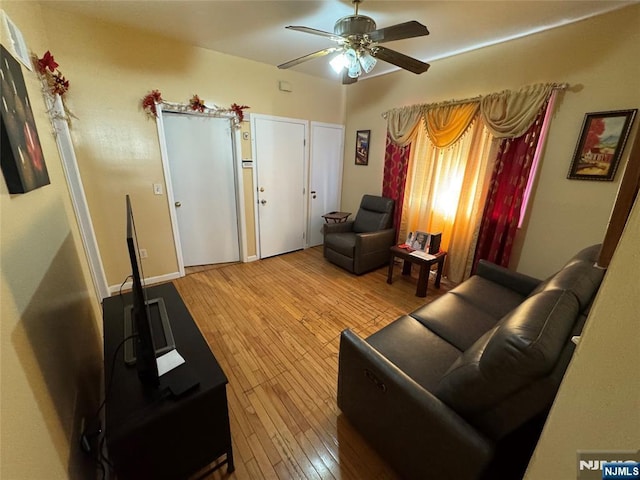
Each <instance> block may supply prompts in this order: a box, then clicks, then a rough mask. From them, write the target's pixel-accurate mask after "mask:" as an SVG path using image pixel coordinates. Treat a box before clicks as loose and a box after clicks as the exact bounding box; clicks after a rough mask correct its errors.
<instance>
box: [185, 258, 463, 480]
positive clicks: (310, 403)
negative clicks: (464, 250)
mask: <svg viewBox="0 0 640 480" xmlns="http://www.w3.org/2000/svg"><path fill="white" fill-rule="evenodd" d="M386 274H387V269H386V267H385V268H381V269H379V270H377V271H374V272H371V273H368V274H365V275H362V276H356V275H352V274H350V273H348V272H346V271H345V270H342V269H341V268H339V267H337V266H335V265H332V264H330V263H328V262H327V261H326V260H324V258H323V257H322V248H321V247H315V248H310V249H307V250H303V251H298V252H293V253H289V254H286V255H281V256H278V257H272V258H268V259H264V260H260V261H257V262H253V263H245V264H231V265H228V266H224V267H222V268H216V269H210V270H206V271H201V272H198V273H194V274H191V275H188V276H186V277H183V278H181V279H179V280H177V281H175V284H176V286H177V288H178V290H179V292H180V294H181V295H182V298H183V299H184V301H185V303H186V305H187V307H188V308H189V310H190V312H191V314H192V316H193V318H194V319H195V321H196V323H197V324H198V326H199V327H200V330H201V331H202V333H203V335H204V337H205V338H206V340H207V342H208V343H209V346H210V347H211V350H212V351H213V353H214V354H215V356H216V358H217V359H218V361H219V362H220V365H221V366H222V368H223V370H224V371H225V373H226V375H227V377H228V379H229V385H228V387H227V395H228V399H229V415H230V422H231V434H232V439H233V448H234V460H235V464H236V471H235V472H234V473H233V474H231V475H229V474H227V473H226V467H223V468H222V469H220V470H218V471H216V472H214V473H212V474H210V475H209V476H208V477H207V478H208V479H222V478H232V479H262V478H265V479H282V480H284V479H287V480H288V479H296V478H300V479H395V478H397V476H396V475H395V473H394V472H393V471H392V470H391V469H390V467H389V466H388V465H386V464H385V463H384V462H383V461H382V460H381V459H380V458H379V457H378V456H377V454H376V453H375V452H374V451H373V450H372V449H371V448H370V447H369V446H368V445H367V444H366V442H365V441H364V440H363V439H362V438H361V437H360V436H359V434H358V433H357V432H356V431H355V430H354V429H353V428H352V427H351V426H350V425H349V423H348V421H347V420H346V418H344V417H343V416H342V415H341V413H340V410H339V409H338V407H337V405H336V386H337V385H336V384H337V372H338V344H339V335H340V332H341V331H342V330H343V329H345V328H351V329H352V330H353V331H355V332H356V333H358V334H359V335H361V336H363V337H366V336H368V335H370V334H371V333H373V332H375V331H377V330H379V329H380V328H382V327H383V326H385V325H387V324H388V323H390V322H392V321H393V320H395V319H396V318H397V317H398V316H400V315H401V314H404V313H408V312H410V311H412V310H414V309H415V308H417V307H418V306H420V305H422V304H424V303H426V302H428V301H431V300H433V299H434V298H436V297H437V296H439V295H440V294H442V293H444V292H445V291H447V290H448V288H450V287H451V286H452V285H451V284H450V283H449V282H447V280H446V279H443V281H442V287H441V288H440V289H439V290H436V289H433V278H431V279H430V282H429V290H428V293H427V298H426V299H425V298H418V297H416V296H415V288H416V283H415V282H416V279H415V278H406V277H402V276H401V274H400V266H399V265H397V266H396V267H395V272H394V283H393V284H392V285H388V284H387V283H386ZM194 478H196V477H194Z"/></svg>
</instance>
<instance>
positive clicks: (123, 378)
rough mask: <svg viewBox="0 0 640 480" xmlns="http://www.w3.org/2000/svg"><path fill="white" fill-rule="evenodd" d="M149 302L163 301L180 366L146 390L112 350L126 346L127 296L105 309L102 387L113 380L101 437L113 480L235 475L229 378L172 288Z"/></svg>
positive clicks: (157, 291) (152, 292)
mask: <svg viewBox="0 0 640 480" xmlns="http://www.w3.org/2000/svg"><path fill="white" fill-rule="evenodd" d="M146 290H147V296H148V298H156V297H161V298H163V299H164V303H165V306H166V310H167V314H168V316H169V318H170V319H171V328H172V331H173V336H174V340H175V345H176V349H177V350H178V352H179V353H180V355H182V357H183V358H184V359H185V363H184V364H183V365H180V366H178V367H177V368H175V369H174V370H171V371H170V372H167V373H166V374H165V375H163V376H161V377H160V385H159V386H158V387H149V386H146V385H143V384H142V383H141V382H140V379H139V378H138V374H137V371H136V369H135V368H130V367H129V366H127V365H126V364H125V361H124V352H123V351H122V349H121V350H120V351H119V352H118V356H117V358H116V360H115V362H113V363H112V360H113V356H114V354H115V352H116V348H117V347H118V345H119V344H120V343H121V342H122V341H123V339H124V326H123V325H124V324H123V322H124V308H123V306H124V305H127V304H129V303H131V294H124V295H122V298H121V297H120V296H115V297H110V298H106V299H105V300H104V302H103V305H102V308H103V322H104V366H105V379H107V380H108V379H109V378H110V377H111V375H112V372H111V366H112V364H113V365H114V371H113V380H112V382H111V391H110V392H109V394H108V397H107V401H106V406H105V417H106V418H105V436H106V441H107V449H108V452H109V457H110V459H111V461H112V462H113V464H114V467H115V471H116V474H117V477H118V480H126V479H140V478H163V479H173V478H175V479H183V478H187V477H189V476H190V475H193V474H194V473H196V472H198V471H199V470H201V469H204V468H205V467H207V466H208V465H211V464H212V463H213V462H215V461H216V460H218V459H220V458H221V457H223V456H224V459H223V460H222V461H219V462H218V463H217V464H216V466H215V467H214V468H213V469H212V470H214V469H218V468H220V467H222V466H224V465H227V471H228V472H233V471H234V464H233V450H232V446H231V431H230V428H229V410H228V405H227V393H226V385H227V383H228V382H227V377H226V376H225V374H224V372H223V371H222V369H221V368H220V365H219V364H218V362H217V361H216V358H215V357H214V356H213V354H212V353H211V350H210V349H209V346H208V345H207V342H206V341H205V339H204V338H203V337H202V334H201V333H200V330H199V329H198V327H197V326H196V324H195V323H194V321H193V319H192V318H191V315H190V314H189V311H188V310H187V308H186V306H185V305H184V303H183V301H182V298H180V295H179V294H178V291H177V290H176V288H175V286H174V285H173V284H172V283H166V284H163V285H158V286H153V287H150V288H148V289H146Z"/></svg>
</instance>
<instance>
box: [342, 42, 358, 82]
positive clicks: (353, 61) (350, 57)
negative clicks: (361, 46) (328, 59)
mask: <svg viewBox="0 0 640 480" xmlns="http://www.w3.org/2000/svg"><path fill="white" fill-rule="evenodd" d="M344 57H345V59H346V63H347V68H348V69H349V76H350V77H351V78H358V77H359V76H360V74H361V73H362V69H361V68H360V62H359V61H358V53H357V52H356V51H355V50H354V49H353V48H347V49H346V50H345V51H344Z"/></svg>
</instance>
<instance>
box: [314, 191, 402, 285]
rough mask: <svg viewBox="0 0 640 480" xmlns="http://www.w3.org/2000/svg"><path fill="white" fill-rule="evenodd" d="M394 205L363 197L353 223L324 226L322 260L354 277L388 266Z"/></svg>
mask: <svg viewBox="0 0 640 480" xmlns="http://www.w3.org/2000/svg"><path fill="white" fill-rule="evenodd" d="M393 207H394V201H393V200H392V199H390V198H386V197H379V196H374V195H364V196H363V197H362V201H361V202H360V208H359V209H358V213H357V214H356V218H355V220H350V221H347V222H343V223H328V224H325V225H324V257H325V258H326V259H327V260H329V261H330V262H332V263H335V264H336V265H339V266H341V267H342V268H345V269H347V270H349V271H350V272H353V273H355V274H357V275H360V274H362V273H365V272H368V271H369V270H373V269H375V268H378V267H381V266H382V265H385V264H387V263H388V262H389V248H390V247H391V246H392V245H393V244H394V242H395V235H396V232H395V229H394V228H393V227H392V224H393Z"/></svg>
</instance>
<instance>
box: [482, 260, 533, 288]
mask: <svg viewBox="0 0 640 480" xmlns="http://www.w3.org/2000/svg"><path fill="white" fill-rule="evenodd" d="M476 274H477V275H480V276H481V277H483V278H486V279H487V280H490V281H492V282H494V283H497V284H499V285H502V286H503V287H506V288H509V289H511V290H513V291H515V292H518V293H520V294H521V295H524V296H527V295H529V294H530V293H531V292H532V291H533V290H534V289H535V288H536V287H537V286H538V285H539V284H540V282H541V280H539V279H537V278H534V277H530V276H529V275H525V274H524V273H518V272H514V271H513V270H509V269H508V268H504V267H502V266H500V265H496V264H495V263H491V262H488V261H486V260H480V262H478V268H477V270H476Z"/></svg>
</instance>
